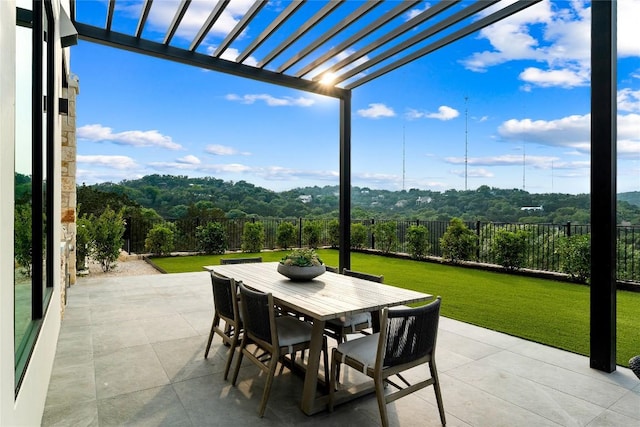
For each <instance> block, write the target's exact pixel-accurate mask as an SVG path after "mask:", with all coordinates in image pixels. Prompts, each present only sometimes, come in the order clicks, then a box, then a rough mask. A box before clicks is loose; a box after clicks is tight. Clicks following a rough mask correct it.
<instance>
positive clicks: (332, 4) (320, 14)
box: [258, 0, 345, 68]
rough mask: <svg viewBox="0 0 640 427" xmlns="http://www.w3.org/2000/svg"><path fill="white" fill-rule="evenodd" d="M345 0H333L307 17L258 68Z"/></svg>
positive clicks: (263, 59) (263, 65) (266, 63)
mask: <svg viewBox="0 0 640 427" xmlns="http://www.w3.org/2000/svg"><path fill="white" fill-rule="evenodd" d="M344 2H345V0H332V1H330V2H329V3H327V4H325V5H324V6H323V7H322V8H321V9H320V10H319V11H318V12H316V13H315V15H313V16H312V17H311V18H309V19H307V20H306V21H305V22H304V24H302V25H301V26H300V27H298V29H297V30H296V31H294V32H293V33H291V35H289V37H287V38H286V40H284V41H283V42H282V43H280V44H279V45H278V46H276V47H275V48H274V49H273V50H272V51H271V52H269V53H268V54H267V55H266V56H265V57H264V58H262V60H261V61H260V62H259V63H258V68H262V67H265V66H267V65H268V64H269V63H270V62H271V61H273V60H274V59H275V58H276V56H278V55H280V54H281V53H282V52H283V51H284V50H286V49H287V48H289V47H290V46H291V45H292V44H293V43H295V42H296V41H297V40H298V39H299V38H300V37H302V36H304V35H305V34H307V33H308V32H309V31H310V30H311V29H313V28H314V27H315V26H316V25H318V23H319V22H320V21H322V20H323V19H324V18H326V17H327V16H328V15H329V14H330V13H331V12H333V11H334V10H336V9H337V8H338V7H339V6H342V5H343V4H344Z"/></svg>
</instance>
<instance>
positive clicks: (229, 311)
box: [211, 271, 238, 320]
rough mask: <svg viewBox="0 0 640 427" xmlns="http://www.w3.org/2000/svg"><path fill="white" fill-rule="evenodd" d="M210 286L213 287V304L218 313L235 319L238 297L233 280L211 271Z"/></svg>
mask: <svg viewBox="0 0 640 427" xmlns="http://www.w3.org/2000/svg"><path fill="white" fill-rule="evenodd" d="M211 286H212V287H213V304H214V306H215V308H216V311H217V312H218V314H220V315H221V316H224V317H226V318H228V319H232V320H236V316H237V315H238V299H237V297H236V295H237V287H236V282H235V280H233V279H230V278H227V277H223V276H219V275H217V274H215V273H214V272H213V271H212V272H211Z"/></svg>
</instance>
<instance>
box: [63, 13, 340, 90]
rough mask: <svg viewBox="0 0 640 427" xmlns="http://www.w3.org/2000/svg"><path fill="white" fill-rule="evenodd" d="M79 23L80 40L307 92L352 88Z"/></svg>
mask: <svg viewBox="0 0 640 427" xmlns="http://www.w3.org/2000/svg"><path fill="white" fill-rule="evenodd" d="M75 25H76V29H77V30H78V36H79V38H80V39H82V40H86V41H91V42H94V43H99V44H103V45H106V46H111V47H116V48H119V49H125V50H128V51H131V52H136V53H142V54H145V55H150V56H154V57H156V58H162V59H168V60H170V61H175V62H179V63H182V64H186V65H193V66H196V67H200V68H205V69H208V70H212V71H219V72H221V73H226V74H232V75H235V76H240V77H245V78H249V79H253V80H258V81H262V82H265V83H271V84H275V85H280V86H285V87H289V88H292V89H297V90H303V91H305V92H311V93H316V94H319V95H326V96H330V97H333V98H342V97H344V96H348V94H349V93H350V92H349V91H346V90H344V89H342V88H338V87H333V86H327V85H323V84H321V83H318V82H313V81H310V80H304V79H298V78H295V77H291V76H286V75H283V74H279V73H274V72H273V71H268V70H264V69H258V68H255V67H250V66H247V65H243V64H239V63H236V62H233V61H227V60H224V59H220V58H214V57H212V56H210V55H204V54H201V53H198V52H192V51H188V50H185V49H181V48H177V47H173V46H170V45H165V44H162V43H157V42H152V41H150V40H145V39H139V38H136V37H133V36H130V35H127V34H122V33H118V32H115V31H109V32H107V31H106V30H104V29H103V28H98V27H94V26H91V25H87V24H82V23H80V22H76V24H75Z"/></svg>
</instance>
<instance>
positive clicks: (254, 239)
mask: <svg viewBox="0 0 640 427" xmlns="http://www.w3.org/2000/svg"><path fill="white" fill-rule="evenodd" d="M264 239H265V236H264V225H262V223H261V222H247V223H245V224H244V228H243V230H242V251H243V252H260V251H261V250H262V248H263V247H264Z"/></svg>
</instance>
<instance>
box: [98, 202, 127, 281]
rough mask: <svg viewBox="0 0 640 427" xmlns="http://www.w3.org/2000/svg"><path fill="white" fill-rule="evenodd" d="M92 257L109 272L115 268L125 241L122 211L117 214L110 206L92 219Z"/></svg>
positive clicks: (103, 269)
mask: <svg viewBox="0 0 640 427" xmlns="http://www.w3.org/2000/svg"><path fill="white" fill-rule="evenodd" d="M90 225H91V226H90V227H89V235H90V236H91V257H92V258H93V259H95V260H96V261H98V262H99V263H100V266H101V267H102V271H104V272H107V271H109V270H111V268H113V267H114V266H115V261H116V260H117V259H118V256H119V255H120V249H121V248H122V244H123V243H124V240H123V238H122V236H123V235H124V220H123V219H122V210H120V211H119V212H115V211H114V210H113V209H111V208H110V207H109V206H107V208H106V209H105V210H104V212H103V213H102V214H101V215H100V216H99V217H98V218H96V217H94V216H93V215H91V217H90Z"/></svg>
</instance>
